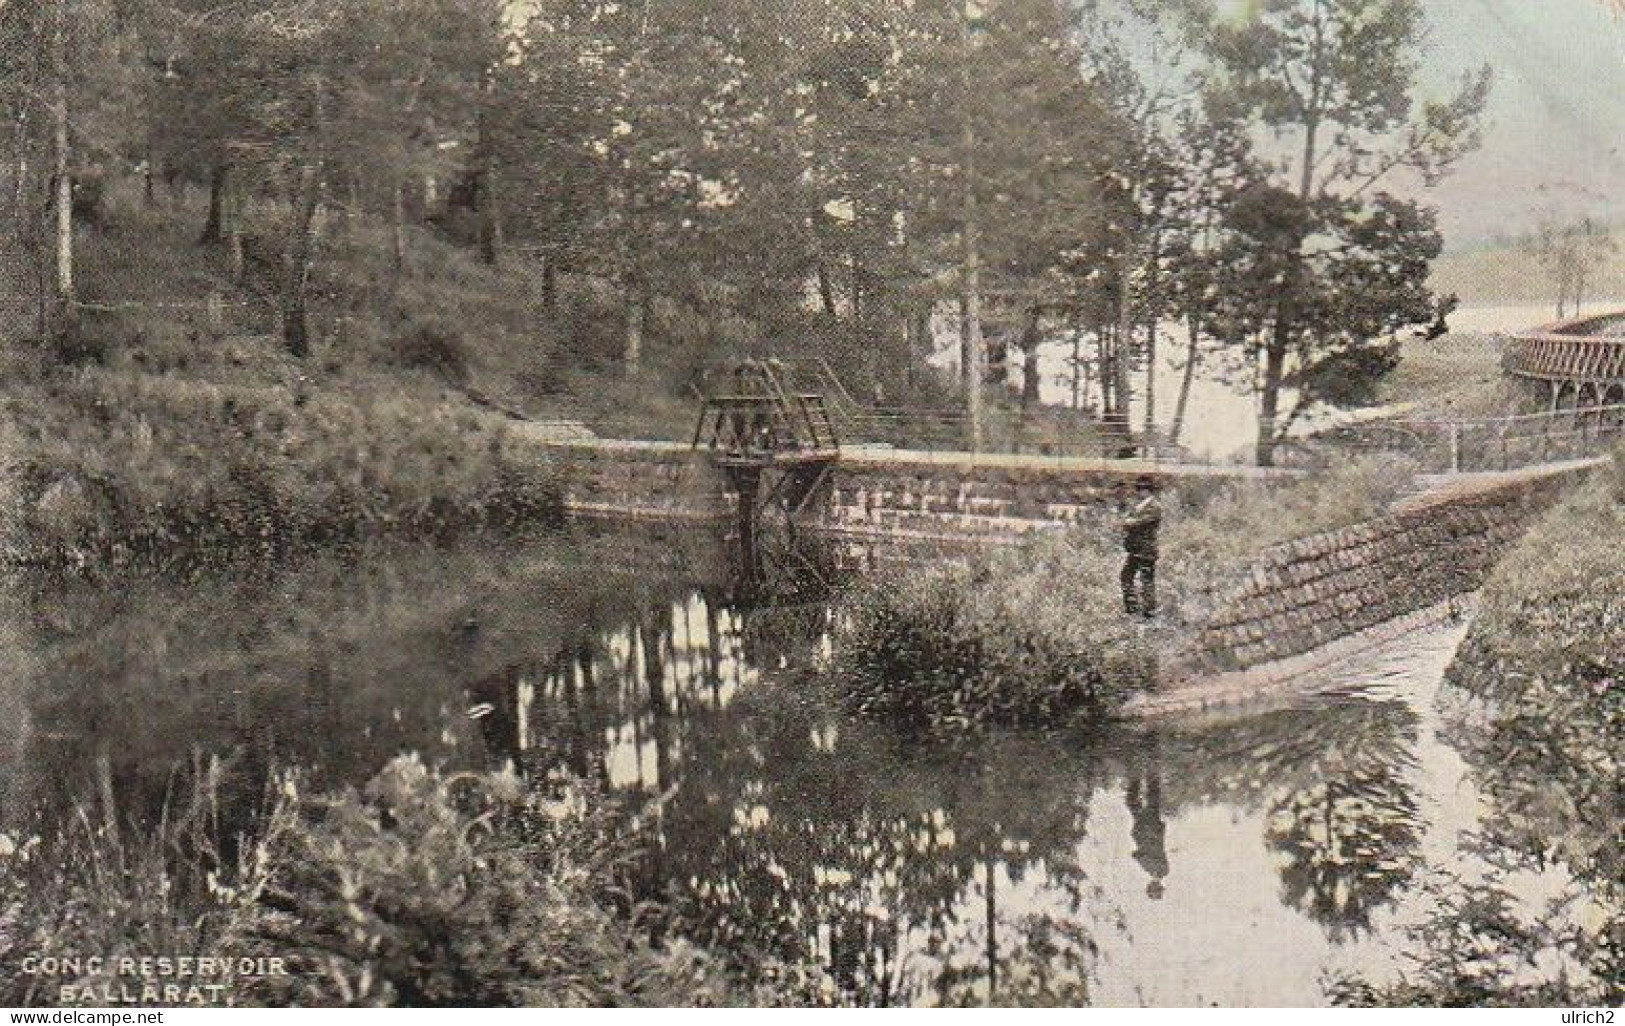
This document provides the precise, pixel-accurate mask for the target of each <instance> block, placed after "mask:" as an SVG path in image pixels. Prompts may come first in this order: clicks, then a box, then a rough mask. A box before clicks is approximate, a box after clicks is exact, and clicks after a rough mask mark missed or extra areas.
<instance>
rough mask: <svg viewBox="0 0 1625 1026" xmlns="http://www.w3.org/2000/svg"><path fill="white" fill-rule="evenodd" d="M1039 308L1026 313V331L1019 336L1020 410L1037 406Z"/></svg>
mask: <svg viewBox="0 0 1625 1026" xmlns="http://www.w3.org/2000/svg"><path fill="white" fill-rule="evenodd" d="M1038 329H1039V308H1038V307H1037V306H1036V305H1035V306H1034V307H1033V308H1032V309H1030V310H1028V311H1027V330H1026V331H1024V332H1022V335H1021V352H1022V364H1021V408H1022V410H1024V411H1025V410H1031V409H1033V408H1034V407H1036V406H1037V405H1038V400H1039V390H1040V387H1041V386H1042V384H1043V376H1042V374H1041V373H1040V369H1039V366H1038V347H1039V345H1040V343H1041V342H1042V341H1043V336H1042V335H1041V334H1040V333H1039V330H1038Z"/></svg>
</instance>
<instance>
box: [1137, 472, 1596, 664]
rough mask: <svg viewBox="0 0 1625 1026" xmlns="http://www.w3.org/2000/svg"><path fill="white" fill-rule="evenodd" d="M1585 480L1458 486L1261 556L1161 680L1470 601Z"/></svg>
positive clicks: (1303, 648) (1296, 650)
mask: <svg viewBox="0 0 1625 1026" xmlns="http://www.w3.org/2000/svg"><path fill="white" fill-rule="evenodd" d="M1583 473H1584V470H1579V469H1576V470H1568V471H1565V472H1562V473H1561V474H1550V473H1546V474H1539V473H1524V474H1517V475H1504V476H1503V475H1498V476H1497V478H1496V479H1493V480H1488V481H1483V482H1467V483H1464V484H1458V485H1455V486H1453V487H1452V488H1450V489H1448V490H1442V491H1439V492H1435V493H1430V494H1426V495H1424V496H1422V497H1419V498H1418V499H1416V500H1413V501H1412V502H1410V503H1409V504H1407V505H1402V506H1401V507H1399V508H1398V509H1397V510H1396V512H1394V513H1393V514H1391V515H1389V516H1385V517H1382V518H1380V519H1377V520H1373V521H1369V522H1366V523H1363V524H1357V525H1355V526H1353V527H1346V528H1343V529H1340V530H1336V531H1329V532H1326V533H1324V534H1318V535H1314V536H1311V537H1307V538H1301V539H1298V540H1296V541H1293V542H1289V543H1287V544H1285V545H1281V546H1278V547H1276V548H1274V549H1272V550H1269V551H1268V552H1266V553H1265V554H1264V555H1263V556H1262V557H1261V559H1260V560H1259V561H1258V563H1257V564H1256V565H1255V566H1254V567H1253V568H1252V569H1251V570H1250V571H1248V572H1247V573H1246V574H1245V576H1244V577H1243V578H1242V579H1241V580H1240V581H1238V582H1236V583H1235V584H1234V585H1232V586H1230V587H1229V588H1227V589H1225V590H1224V591H1222V592H1221V593H1220V594H1219V598H1218V600H1217V601H1216V602H1215V603H1214V609H1213V612H1212V614H1211V616H1210V617H1209V618H1208V619H1207V620H1206V622H1205V623H1204V624H1203V626H1202V627H1201V628H1199V629H1198V631H1197V633H1196V635H1195V638H1194V639H1193V640H1192V642H1191V644H1190V646H1189V647H1188V648H1187V649H1186V650H1185V651H1184V652H1182V653H1180V655H1179V656H1177V657H1176V658H1175V659H1174V661H1173V665H1174V669H1173V671H1172V674H1171V675H1172V676H1174V677H1191V678H1196V677H1202V676H1206V675H1211V674H1215V673H1223V672H1226V671H1233V670H1240V669H1246V668H1248V667H1253V666H1257V665H1259V664H1263V663H1269V662H1273V661H1276V660H1281V659H1286V658H1288V657H1291V656H1296V655H1300V654H1302V653H1305V652H1309V651H1311V650H1312V649H1316V648H1318V647H1320V646H1323V645H1326V644H1328V643H1330V642H1333V641H1336V640H1338V639H1340V638H1343V637H1346V636H1348V635H1351V634H1355V633H1358V632H1361V631H1364V630H1367V629H1369V628H1372V627H1375V626H1377V625H1378V624H1383V623H1386V622H1388V621H1392V620H1397V619H1399V618H1401V617H1405V616H1408V615H1410V614H1413V613H1416V612H1418V611H1420V610H1424V609H1427V608H1429V607H1433V606H1437V605H1439V604H1440V603H1442V602H1444V601H1446V600H1448V599H1451V598H1453V597H1455V596H1459V595H1464V594H1466V593H1468V592H1472V591H1475V590H1477V589H1478V587H1479V586H1480V585H1481V584H1482V583H1483V580H1484V577H1485V575H1486V574H1488V572H1489V571H1490V570H1491V568H1493V567H1494V565H1495V563H1496V561H1497V560H1498V559H1499V558H1500V557H1501V555H1502V553H1503V552H1504V551H1505V550H1506V549H1507V548H1508V546H1509V545H1510V544H1511V543H1512V542H1513V541H1515V540H1516V539H1517V538H1518V537H1519V536H1520V535H1521V534H1522V533H1523V530H1524V528H1525V527H1526V526H1527V525H1528V524H1529V522H1530V521H1531V519H1532V518H1533V517H1534V516H1535V515H1536V514H1538V513H1539V512H1540V511H1542V510H1544V509H1545V508H1546V507H1547V506H1549V505H1550V504H1551V503H1552V502H1553V501H1554V500H1555V499H1556V498H1557V496H1558V495H1559V494H1560V493H1561V492H1562V490H1563V488H1562V485H1563V483H1564V482H1563V481H1562V480H1561V478H1563V477H1569V476H1574V475H1578V474H1583ZM1165 676H1166V675H1165Z"/></svg>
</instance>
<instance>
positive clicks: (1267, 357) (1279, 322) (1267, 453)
mask: <svg viewBox="0 0 1625 1026" xmlns="http://www.w3.org/2000/svg"><path fill="white" fill-rule="evenodd" d="M1291 331H1292V326H1291V322H1290V318H1289V317H1288V315H1287V313H1286V311H1285V310H1280V311H1278V312H1277V313H1276V315H1275V330H1274V331H1273V332H1272V333H1271V335H1270V339H1269V342H1268V343H1267V344H1266V347H1265V352H1264V393H1263V405H1262V408H1261V409H1260V410H1259V414H1258V453H1257V455H1258V465H1259V466H1261V467H1273V466H1275V442H1276V438H1275V431H1276V423H1277V421H1278V420H1279V419H1280V413H1281V379H1282V378H1283V377H1285V374H1286V353H1287V345H1288V343H1289V342H1290V340H1291V334H1290V333H1291Z"/></svg>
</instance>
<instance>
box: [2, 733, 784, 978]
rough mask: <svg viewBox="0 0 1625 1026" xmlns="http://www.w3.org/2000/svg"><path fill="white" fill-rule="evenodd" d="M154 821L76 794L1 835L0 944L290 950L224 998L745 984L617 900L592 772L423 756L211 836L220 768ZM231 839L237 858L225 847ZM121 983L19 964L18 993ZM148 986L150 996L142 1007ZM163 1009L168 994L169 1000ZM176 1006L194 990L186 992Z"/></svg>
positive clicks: (283, 782) (16, 948) (8, 947)
mask: <svg viewBox="0 0 1625 1026" xmlns="http://www.w3.org/2000/svg"><path fill="white" fill-rule="evenodd" d="M205 780H206V786H200V787H199V788H198V789H197V791H196V793H197V795H198V797H197V799H196V800H195V801H194V802H193V803H192V804H190V805H188V806H187V807H186V808H184V809H177V810H176V814H175V815H173V816H166V817H165V818H164V820H163V821H162V822H161V823H160V825H159V826H158V827H157V828H156V829H154V830H152V831H151V832H149V833H147V834H144V835H141V836H139V837H136V838H133V839H129V840H121V839H120V838H119V836H118V831H117V829H113V828H109V827H105V826H94V825H92V823H93V820H95V819H96V817H95V816H93V815H92V814H91V813H90V811H89V810H83V811H81V812H80V814H79V815H78V816H77V817H76V818H75V819H74V820H73V821H72V822H71V823H70V824H69V825H68V827H67V828H66V829H64V830H63V831H62V832H60V833H59V834H56V835H54V836H53V837H51V838H50V839H47V840H40V839H38V838H33V839H29V840H26V841H23V842H22V843H21V844H19V843H17V842H14V841H12V840H10V839H9V838H4V837H0V841H3V843H0V926H4V927H5V929H0V960H3V961H4V964H7V965H17V964H19V963H20V961H21V958H22V956H23V955H24V954H26V953H28V952H51V953H69V952H73V953H92V952H93V953H96V954H103V955H106V956H108V958H109V963H108V964H109V965H111V964H113V963H112V962H111V959H113V958H116V957H118V956H121V955H129V956H132V957H134V956H147V955H153V954H160V953H162V954H184V953H192V952H197V953H203V954H208V955H210V956H218V957H224V958H232V959H237V958H262V959H263V958H269V957H275V958H281V959H284V960H285V961H284V967H285V969H286V973H285V974H283V975H278V974H269V975H260V976H253V977H243V978H240V979H237V980H233V981H231V983H230V984H229V985H228V987H227V988H226V989H225V991H224V993H223V994H222V995H221V997H223V998H224V999H225V1000H226V1001H228V1002H230V1003H233V1004H250V1005H270V1006H275V1007H284V1006H288V1005H293V1004H300V1005H318V1006H333V1005H349V1006H355V1005H372V1006H384V1005H463V1006H467V1005H482V1006H490V1005H549V1006H557V1005H594V1006H603V1005H633V1004H640V1005H662V1006H670V1005H689V1006H692V1005H715V1004H720V1003H724V1002H730V1001H736V1000H741V999H745V998H746V997H748V1000H750V1001H752V1002H762V1001H770V1000H774V999H775V997H776V995H777V994H778V991H777V989H776V987H777V985H775V984H771V983H763V984H762V985H761V986H760V988H759V989H757V990H754V991H747V990H743V989H740V988H739V987H738V986H737V985H736V984H735V983H734V982H733V981H731V980H729V979H726V978H724V976H723V975H722V974H721V973H720V971H718V970H717V969H716V968H715V967H714V963H713V961H712V960H711V958H710V957H709V956H708V955H706V954H705V953H704V952H701V951H699V950H698V949H696V948H695V947H693V946H692V945H689V944H687V943H684V942H681V941H672V942H668V943H666V944H664V945H660V946H657V945H655V944H654V943H652V942H651V941H650V940H649V939H648V937H647V936H646V934H645V933H644V931H642V930H641V929H640V928H639V927H638V926H637V925H636V923H635V922H634V920H633V919H632V918H631V917H628V916H626V915H624V914H623V913H622V912H621V911H620V910H618V902H617V901H616V900H614V898H615V889H614V885H615V879H616V875H617V863H618V860H619V858H620V857H621V855H622V854H624V853H625V851H626V848H625V847H624V846H623V845H622V844H621V843H620V842H619V841H618V840H617V833H616V830H615V826H614V824H615V822H616V821H615V818H614V815H613V810H611V809H610V808H609V807H607V806H606V805H605V804H604V803H603V801H602V800H601V799H600V798H599V796H598V795H597V793H596V792H595V791H593V790H591V789H590V788H587V787H586V786H585V785H578V784H574V783H564V784H560V785H558V786H557V787H556V788H555V789H554V790H553V791H552V792H551V793H547V794H544V793H542V792H539V791H537V790H533V789H531V788H528V787H527V786H525V785H524V784H523V783H522V782H521V781H520V780H519V779H518V778H517V777H515V776H513V775H512V774H509V773H461V774H448V773H443V772H439V771H436V770H431V769H429V768H427V767H425V766H424V765H423V764H422V763H421V762H419V761H418V759H417V758H416V757H415V756H402V757H399V758H397V759H395V760H394V761H392V762H390V763H389V764H388V765H387V766H386V767H384V769H383V770H382V771H381V772H380V773H379V774H378V775H377V776H376V777H375V778H374V779H373V780H372V781H371V782H370V783H368V784H367V785H366V786H365V787H363V788H360V789H347V790H344V791H340V792H336V793H331V794H326V795H314V796H303V795H301V794H300V792H299V788H298V783H297V779H296V778H295V777H293V776H289V775H280V776H277V777H275V778H274V780H273V782H272V786H271V787H270V788H269V789H268V792H267V793H268V795H269V800H268V802H267V804H266V809H267V810H268V811H267V812H266V814H265V815H264V816H262V817H260V818H258V819H257V820H256V821H255V822H254V823H253V824H252V826H251V829H249V830H248V831H246V832H245V833H243V834H242V835H240V836H237V837H235V838H233V839H232V840H231V843H230V844H227V843H224V842H223V841H222V840H220V838H219V836H218V831H219V830H220V825H219V824H218V823H216V822H213V821H212V820H211V818H210V810H211V809H212V808H213V807H214V803H213V802H212V800H211V799H210V797H209V796H210V795H211V794H212V790H211V789H212V788H214V787H218V786H219V785H220V784H221V780H220V777H219V775H218V773H212V774H211V775H209V776H207V777H206V778H205ZM233 853H234V854H233ZM121 982H122V983H124V984H125V985H126V986H128V985H129V984H130V981H129V980H127V979H126V980H123V981H120V980H117V979H115V978H100V979H99V978H90V977H87V978H79V979H64V978H61V977H55V978H51V977H43V976H22V975H18V976H14V977H8V978H5V979H4V980H0V1000H5V1002H6V1003H7V1004H11V1005H29V1004H63V1003H77V1002H73V1001H64V1000H63V995H62V994H61V993H60V992H59V991H58V989H57V988H58V987H59V986H61V985H63V984H68V985H71V986H73V987H74V988H76V990H75V991H74V994H75V995H83V994H84V988H86V987H89V988H92V991H91V994H90V995H89V996H91V997H94V994H95V993H96V991H97V989H98V988H99V986H103V985H113V986H117V985H119V983H121ZM144 1003H148V1002H144ZM150 1003H157V1004H174V1003H176V1002H174V1001H172V1000H168V999H167V998H164V997H162V996H160V997H159V999H158V1000H157V1001H155V1002H150ZM182 1003H186V1002H185V1001H184V1000H183V1002H182Z"/></svg>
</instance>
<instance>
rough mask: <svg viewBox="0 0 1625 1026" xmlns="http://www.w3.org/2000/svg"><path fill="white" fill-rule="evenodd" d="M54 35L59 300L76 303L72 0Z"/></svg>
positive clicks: (60, 10)
mask: <svg viewBox="0 0 1625 1026" xmlns="http://www.w3.org/2000/svg"><path fill="white" fill-rule="evenodd" d="M52 35H53V42H54V46H53V50H54V51H55V55H54V56H55V61H54V63H55V65H56V67H55V78H56V103H55V104H54V105H53V110H52V116H53V119H54V124H53V126H52V128H53V131H52V142H53V150H54V156H55V170H56V300H57V304H58V306H59V307H60V308H61V309H62V311H63V312H64V313H65V312H66V309H67V307H68V305H69V304H70V303H72V302H73V174H72V170H71V165H72V161H71V159H70V151H69V141H68V0H57V4H56V24H55V28H54V31H53V33H52Z"/></svg>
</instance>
